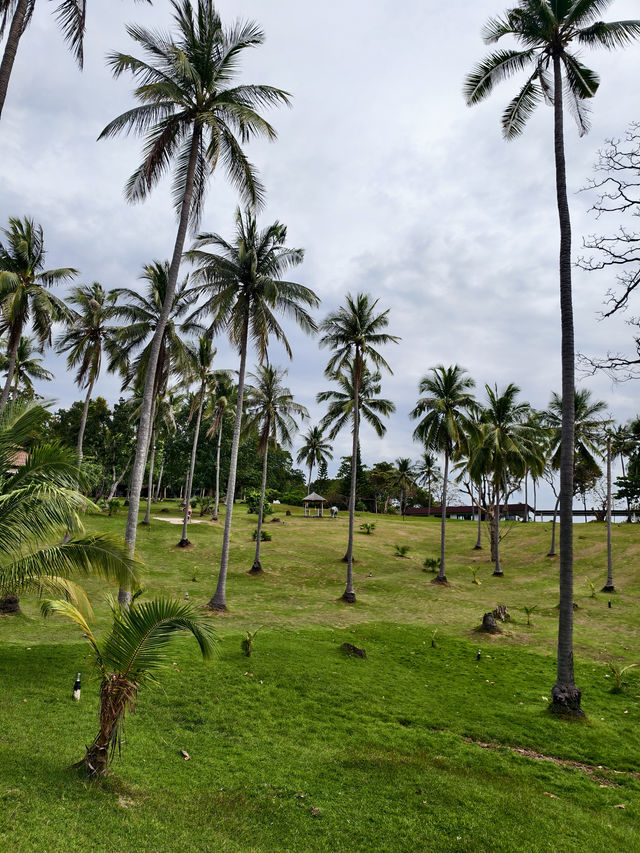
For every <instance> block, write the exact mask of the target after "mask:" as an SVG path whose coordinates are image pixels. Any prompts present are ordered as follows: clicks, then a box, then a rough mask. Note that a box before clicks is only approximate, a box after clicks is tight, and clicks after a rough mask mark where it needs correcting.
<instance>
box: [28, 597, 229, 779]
mask: <svg viewBox="0 0 640 853" xmlns="http://www.w3.org/2000/svg"><path fill="white" fill-rule="evenodd" d="M110 605H111V612H112V614H113V625H112V627H111V630H110V632H109V634H108V635H107V637H106V639H104V640H103V641H102V642H99V641H98V640H97V638H96V637H95V635H94V634H93V632H92V630H91V628H90V626H89V623H88V621H87V620H86V619H85V618H84V616H83V615H82V613H80V611H79V610H78V609H77V608H76V607H74V606H73V605H72V604H70V603H69V602H67V601H44V602H43V603H42V612H43V614H44V615H45V616H49V615H51V614H54V613H59V614H61V615H63V616H66V617H67V618H68V619H71V621H72V622H74V623H75V624H76V625H77V626H78V627H79V628H80V630H81V631H82V636H83V637H84V638H85V639H86V640H87V641H88V643H89V645H90V646H91V649H92V652H93V657H94V661H95V664H96V667H97V669H98V672H99V673H100V711H99V730H98V734H97V735H96V736H95V738H94V740H93V742H92V744H91V746H88V747H87V751H86V753H85V756H84V758H82V759H81V760H80V761H78V763H77V764H75V765H74V767H76V768H79V769H82V770H83V771H84V772H85V773H86V774H87V775H88V776H90V777H92V778H97V777H100V776H104V775H105V774H106V773H107V772H108V770H109V764H110V762H111V760H112V759H113V756H114V755H115V752H116V749H118V752H119V751H120V746H121V743H122V733H123V730H124V723H125V715H126V712H127V710H129V711H133V710H134V709H135V704H136V701H137V698H138V691H139V690H140V687H142V686H143V685H144V684H146V683H149V682H156V681H157V678H156V672H157V671H158V670H159V669H161V668H162V667H163V666H166V665H167V661H168V659H169V657H168V650H167V646H168V644H169V641H170V640H171V639H172V637H174V636H175V635H176V634H178V633H179V632H181V631H186V632H187V633H190V634H192V635H193V636H194V638H195V640H196V642H197V643H198V646H199V647H200V651H201V652H202V657H203V658H204V659H205V660H208V659H209V658H211V656H212V655H213V652H214V649H215V642H214V635H213V630H214V629H213V626H212V625H211V624H210V622H208V621H207V619H206V617H205V616H203V615H202V614H201V613H199V612H198V611H197V610H196V609H195V607H194V606H193V605H191V604H189V603H186V602H184V601H174V600H172V599H169V598H159V599H153V600H151V601H147V602H142V603H141V602H139V601H133V602H132V603H131V605H130V607H128V608H123V607H120V606H119V605H118V604H117V603H116V602H115V601H111V602H110Z"/></svg>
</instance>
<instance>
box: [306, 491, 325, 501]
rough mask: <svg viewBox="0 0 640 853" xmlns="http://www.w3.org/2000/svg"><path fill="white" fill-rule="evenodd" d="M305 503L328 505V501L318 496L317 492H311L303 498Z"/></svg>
mask: <svg viewBox="0 0 640 853" xmlns="http://www.w3.org/2000/svg"><path fill="white" fill-rule="evenodd" d="M303 501H322V502H323V503H326V502H327V499H326V498H323V497H322V495H319V494H317V492H311V494H310V495H307V496H306V498H303Z"/></svg>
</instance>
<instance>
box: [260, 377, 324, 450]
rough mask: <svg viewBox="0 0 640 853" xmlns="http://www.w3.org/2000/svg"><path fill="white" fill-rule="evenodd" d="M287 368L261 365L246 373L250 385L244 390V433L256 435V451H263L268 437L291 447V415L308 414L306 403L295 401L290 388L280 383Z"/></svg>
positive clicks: (300, 415) (292, 429)
mask: <svg viewBox="0 0 640 853" xmlns="http://www.w3.org/2000/svg"><path fill="white" fill-rule="evenodd" d="M286 374H287V371H286V370H284V369H282V368H280V367H274V366H273V365H261V366H260V367H259V368H258V372H257V373H255V374H249V379H250V380H251V381H252V384H251V385H250V386H249V387H248V389H247V409H248V411H247V419H246V421H245V428H246V430H247V432H255V433H257V435H258V450H259V452H260V453H264V450H265V448H266V446H267V443H268V442H269V440H271V441H272V442H273V443H274V444H275V442H276V441H279V442H280V443H281V444H284V445H287V446H290V445H291V442H292V440H293V434H294V433H295V432H297V429H298V425H297V423H296V421H295V418H294V415H297V416H298V417H300V418H302V419H304V418H308V417H309V412H308V411H307V409H306V407H305V406H302V405H301V404H300V403H296V402H295V400H294V399H293V395H292V393H291V391H290V390H289V388H286V387H285V386H284V385H283V379H284V378H285V376H286Z"/></svg>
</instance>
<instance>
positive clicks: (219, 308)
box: [187, 208, 320, 610]
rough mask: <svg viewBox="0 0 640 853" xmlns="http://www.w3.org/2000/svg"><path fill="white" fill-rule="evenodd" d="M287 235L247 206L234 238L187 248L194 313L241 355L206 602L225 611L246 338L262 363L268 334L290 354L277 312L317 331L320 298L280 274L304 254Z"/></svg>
mask: <svg viewBox="0 0 640 853" xmlns="http://www.w3.org/2000/svg"><path fill="white" fill-rule="evenodd" d="M286 240H287V229H286V227H285V226H284V225H281V224H280V223H279V222H274V223H273V225H269V226H268V227H267V228H265V229H264V230H263V231H259V230H258V227H257V224H256V217H255V215H254V213H253V212H252V211H251V210H247V211H246V212H245V213H244V215H243V214H242V212H241V211H240V209H239V208H238V210H237V211H236V234H235V240H234V242H233V243H228V242H227V241H226V240H225V239H224V238H223V237H221V236H220V235H219V234H202V235H200V237H199V238H198V240H197V241H196V243H195V246H194V248H193V249H192V250H191V251H190V252H188V253H187V257H188V258H189V259H190V260H191V261H192V262H193V263H194V264H197V265H198V266H197V269H196V270H195V272H194V273H193V276H194V279H195V280H196V281H199V282H201V284H202V287H201V291H202V293H203V294H205V295H206V299H205V302H204V304H203V305H202V306H201V307H200V308H199V309H198V310H197V311H196V312H195V314H194V315H193V317H194V318H198V317H202V316H204V315H208V316H210V317H211V325H210V330H209V331H210V333H211V334H214V335H215V334H217V333H218V332H222V331H224V332H225V333H226V334H227V337H228V338H229V341H230V342H231V344H232V346H234V347H235V348H236V349H237V351H238V355H239V356H240V369H239V371H238V389H237V399H236V418H235V424H234V428H233V440H232V443H231V458H230V460H229V479H228V482H227V499H226V502H227V511H226V515H225V520H224V534H223V539H222V554H221V557H220V573H219V575H218V583H217V586H216V591H215V593H214V595H213V597H212V598H211V601H210V602H209V607H211V608H212V609H214V610H226V607H227V596H226V585H227V569H228V566H229V541H230V535H231V518H232V515H233V500H234V494H235V489H236V468H237V463H238V447H239V444H240V429H241V426H242V402H243V397H244V380H245V371H246V364H247V350H248V347H249V342H251V343H252V344H253V345H254V347H255V349H256V350H257V353H258V361H259V363H260V364H262V363H263V362H264V360H265V358H266V355H267V346H268V343H269V338H270V336H271V335H273V337H274V338H275V339H276V340H277V341H280V343H281V344H283V346H284V348H285V349H286V351H287V354H288V355H289V357H291V347H290V346H289V342H288V341H287V338H286V335H285V333H284V329H283V328H282V326H281V325H280V323H279V322H278V319H277V317H276V314H283V315H284V316H287V317H293V319H294V320H295V321H296V322H297V324H298V325H299V326H300V327H301V328H302V329H303V330H304V331H305V332H308V333H312V332H315V331H316V324H315V322H314V321H313V319H312V318H311V315H310V314H309V313H308V311H307V308H309V307H311V308H315V307H317V305H318V304H319V302H320V300H319V299H318V297H317V296H316V294H315V293H314V292H313V291H312V290H310V289H309V288H308V287H304V286H303V285H301V284H296V283H295V282H292V281H285V280H284V279H282V278H281V276H282V275H283V274H284V273H285V272H286V271H287V270H288V269H289V268H292V267H296V266H298V264H300V263H301V262H302V258H303V256H304V252H303V250H302V249H288V248H286V245H285V244H286ZM204 246H212V247H213V248H214V250H215V251H214V252H206V251H203V247H204Z"/></svg>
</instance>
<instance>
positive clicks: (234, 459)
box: [208, 313, 249, 610]
mask: <svg viewBox="0 0 640 853" xmlns="http://www.w3.org/2000/svg"><path fill="white" fill-rule="evenodd" d="M248 337H249V314H248V313H247V316H246V317H245V319H244V327H243V329H242V338H241V340H240V371H239V374H238V401H237V409H236V420H235V424H234V426H233V440H232V442H231V459H230V460H229V478H228V480H227V497H226V512H225V517H224V533H223V536H222V554H221V555H220V572H219V574H218V584H217V586H216V591H215V593H214V595H213V598H212V599H211V600H210V601H209V604H208V606H209V607H210V608H211V609H212V610H226V609H227V571H228V568H229V542H230V540H231V516H232V515H233V499H234V496H235V491H236V471H237V467H238V448H239V446H240V429H241V427H242V400H243V397H244V374H245V370H246V366H247V342H248Z"/></svg>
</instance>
